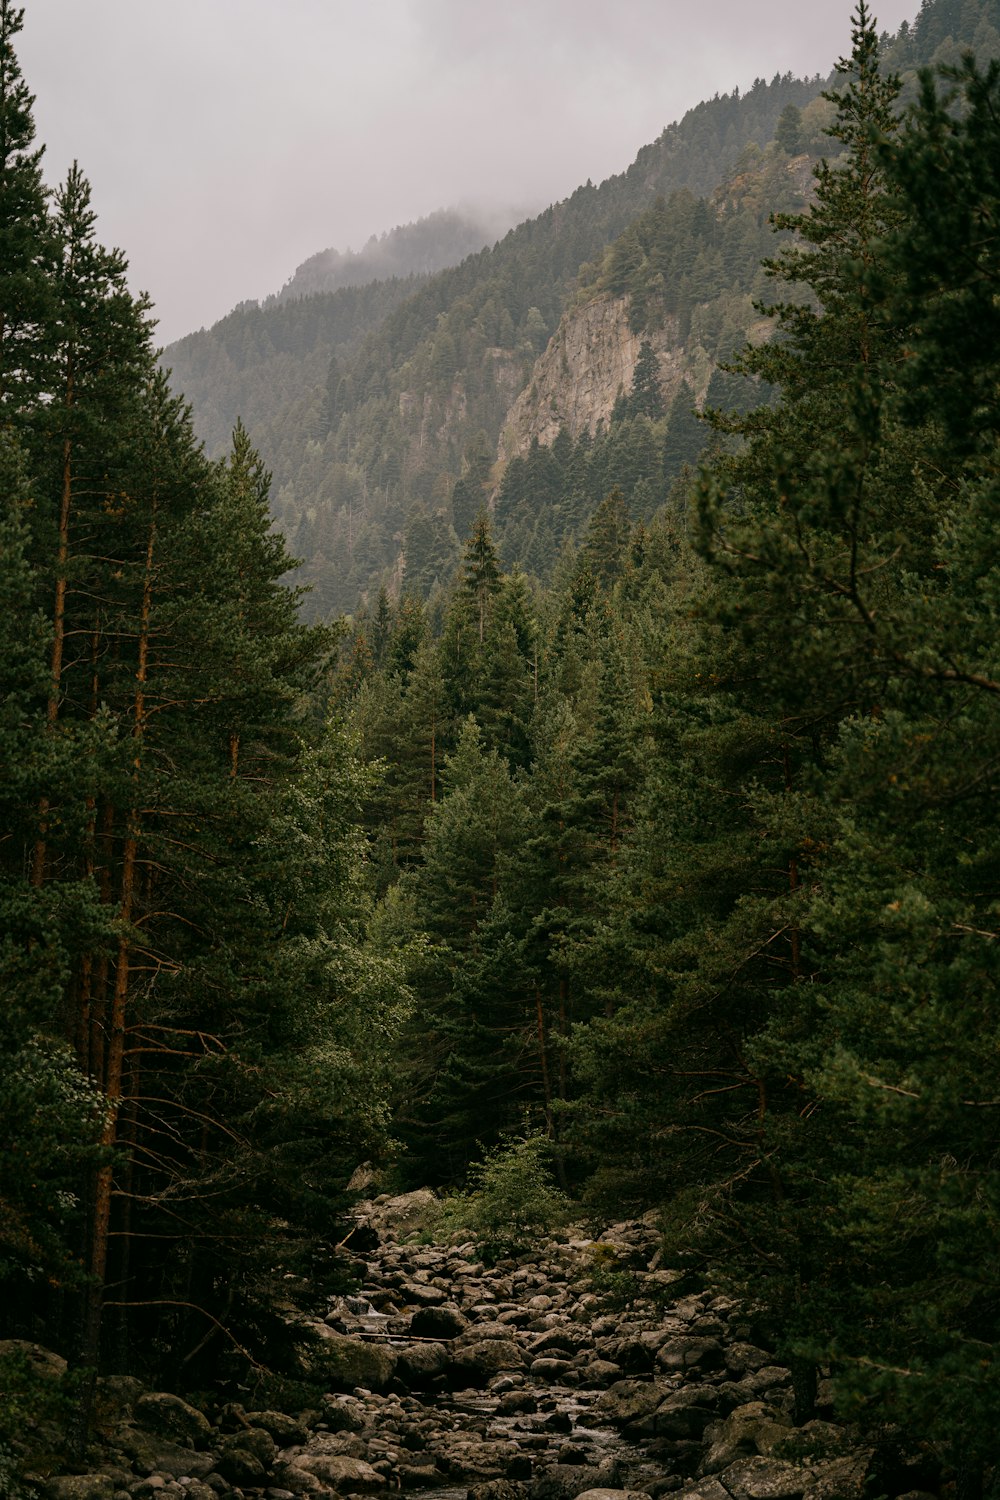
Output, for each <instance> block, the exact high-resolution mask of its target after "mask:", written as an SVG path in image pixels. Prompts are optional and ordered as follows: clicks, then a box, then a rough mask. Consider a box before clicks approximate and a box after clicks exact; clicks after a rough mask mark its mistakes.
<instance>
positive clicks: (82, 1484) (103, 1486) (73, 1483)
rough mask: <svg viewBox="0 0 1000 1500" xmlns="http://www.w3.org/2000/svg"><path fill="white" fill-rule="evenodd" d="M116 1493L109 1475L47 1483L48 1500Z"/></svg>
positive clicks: (99, 1499)
mask: <svg viewBox="0 0 1000 1500" xmlns="http://www.w3.org/2000/svg"><path fill="white" fill-rule="evenodd" d="M7 1342H8V1343H13V1342H15V1341H14V1340H12V1339H11V1340H7ZM18 1342H19V1341H18ZM115 1491H116V1485H115V1481H114V1480H113V1479H112V1478H110V1476H109V1475H107V1474H56V1475H55V1476H54V1477H53V1478H52V1479H47V1480H46V1481H45V1494H46V1496H47V1497H48V1500H114V1495H115Z"/></svg>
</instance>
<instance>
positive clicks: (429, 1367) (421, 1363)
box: [396, 1344, 451, 1391]
mask: <svg viewBox="0 0 1000 1500" xmlns="http://www.w3.org/2000/svg"><path fill="white" fill-rule="evenodd" d="M450 1363H451V1356H450V1354H449V1353H448V1350H447V1349H446V1348H445V1347H444V1345H443V1344H408V1345H407V1346H406V1347H405V1348H403V1349H400V1350H399V1352H398V1354H397V1356H396V1378H397V1380H401V1381H402V1383H403V1384H404V1385H405V1386H406V1387H407V1389H408V1390H411V1391H425V1390H428V1389H429V1388H430V1387H431V1386H432V1385H433V1384H434V1383H435V1381H437V1380H438V1379H439V1377H440V1376H442V1375H443V1374H444V1373H445V1371H446V1370H447V1369H448V1367H449V1365H450Z"/></svg>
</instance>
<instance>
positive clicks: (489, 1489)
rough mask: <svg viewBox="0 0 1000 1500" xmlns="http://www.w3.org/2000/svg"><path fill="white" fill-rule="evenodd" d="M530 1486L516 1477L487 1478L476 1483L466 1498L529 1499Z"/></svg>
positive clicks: (473, 1499)
mask: <svg viewBox="0 0 1000 1500" xmlns="http://www.w3.org/2000/svg"><path fill="white" fill-rule="evenodd" d="M527 1496H528V1486H527V1485H526V1484H523V1483H521V1482H520V1481H518V1480H516V1479H486V1480H484V1481H483V1483H482V1484H474V1485H473V1486H472V1488H471V1489H470V1490H469V1493H468V1495H467V1497H466V1500H527Z"/></svg>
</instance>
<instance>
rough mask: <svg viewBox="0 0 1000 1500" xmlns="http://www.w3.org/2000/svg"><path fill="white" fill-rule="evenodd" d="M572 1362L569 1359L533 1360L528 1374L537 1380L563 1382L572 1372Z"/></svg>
mask: <svg viewBox="0 0 1000 1500" xmlns="http://www.w3.org/2000/svg"><path fill="white" fill-rule="evenodd" d="M572 1368H573V1365H572V1362H571V1361H570V1360H568V1359H545V1358H542V1359H533V1360H532V1361H531V1364H530V1365H529V1366H528V1373H529V1374H530V1375H533V1376H534V1377H535V1379H536V1380H551V1381H559V1380H563V1379H564V1378H565V1376H566V1375H567V1374H568V1373H569V1371H570V1370H572Z"/></svg>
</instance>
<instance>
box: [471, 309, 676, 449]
mask: <svg viewBox="0 0 1000 1500" xmlns="http://www.w3.org/2000/svg"><path fill="white" fill-rule="evenodd" d="M647 338H648V339H649V341H650V343H651V344H652V346H653V350H654V352H655V354H656V356H657V360H658V362H659V367H660V388H661V391H662V393H663V399H664V401H665V403H666V405H667V406H669V405H670V402H671V401H672V400H673V398H674V396H675V395H676V394H677V389H678V387H679V385H680V383H681V380H682V379H683V377H684V369H685V358H684V351H683V348H682V347H681V344H680V341H679V337H678V331H677V322H676V319H674V318H667V319H666V320H665V322H664V324H663V327H662V328H659V329H656V330H655V331H654V332H652V333H642V334H638V333H633V332H632V329H631V328H630V327H629V318H628V300H627V299H626V298H623V297H608V296H604V297H597V298H595V300H594V301H592V302H587V303H585V304H584V306H582V307H578V308H574V309H573V310H572V311H570V312H568V313H567V314H566V315H565V317H564V318H563V320H562V322H561V323H560V325H559V327H558V328H557V329H556V332H555V333H554V334H553V336H552V338H551V339H550V341H549V344H548V346H547V348H546V349H545V350H544V352H543V353H542V354H541V355H540V356H539V358H538V360H537V361H536V363H535V367H534V369H533V370H532V372H531V380H530V381H529V383H528V385H527V386H526V388H525V389H524V390H523V391H522V392H521V394H520V395H519V396H518V398H517V400H516V401H515V402H514V405H513V406H512V407H511V410H510V413H509V415H508V417H507V421H506V424H505V426H504V429H503V432H502V433H501V434H500V446H499V457H500V459H501V460H502V462H504V463H508V462H509V461H510V460H511V459H512V458H516V457H519V456H520V455H521V454H523V453H525V452H527V450H528V448H529V447H530V446H531V441H532V439H533V438H536V437H537V439H538V441H539V442H540V443H541V444H542V446H543V447H548V446H549V445H550V444H551V443H552V442H553V441H554V439H555V437H556V435H557V433H558V432H559V429H560V427H563V426H565V427H566V428H568V430H569V433H570V435H571V436H572V437H574V438H577V437H579V436H580V434H581V433H582V432H584V431H587V432H589V433H590V434H591V436H593V433H594V430H595V428H596V427H597V424H598V422H600V421H604V422H605V423H606V422H607V420H608V418H609V417H610V416H611V410H612V408H613V406H614V404H615V401H616V400H617V399H618V396H619V395H620V394H621V393H622V392H623V391H624V392H625V393H626V394H627V393H628V391H630V390H631V388H632V376H633V374H634V372H635V365H636V360H637V359H638V358H639V350H640V348H641V347H642V343H643V340H644V339H647ZM699 394H700V393H699Z"/></svg>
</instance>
